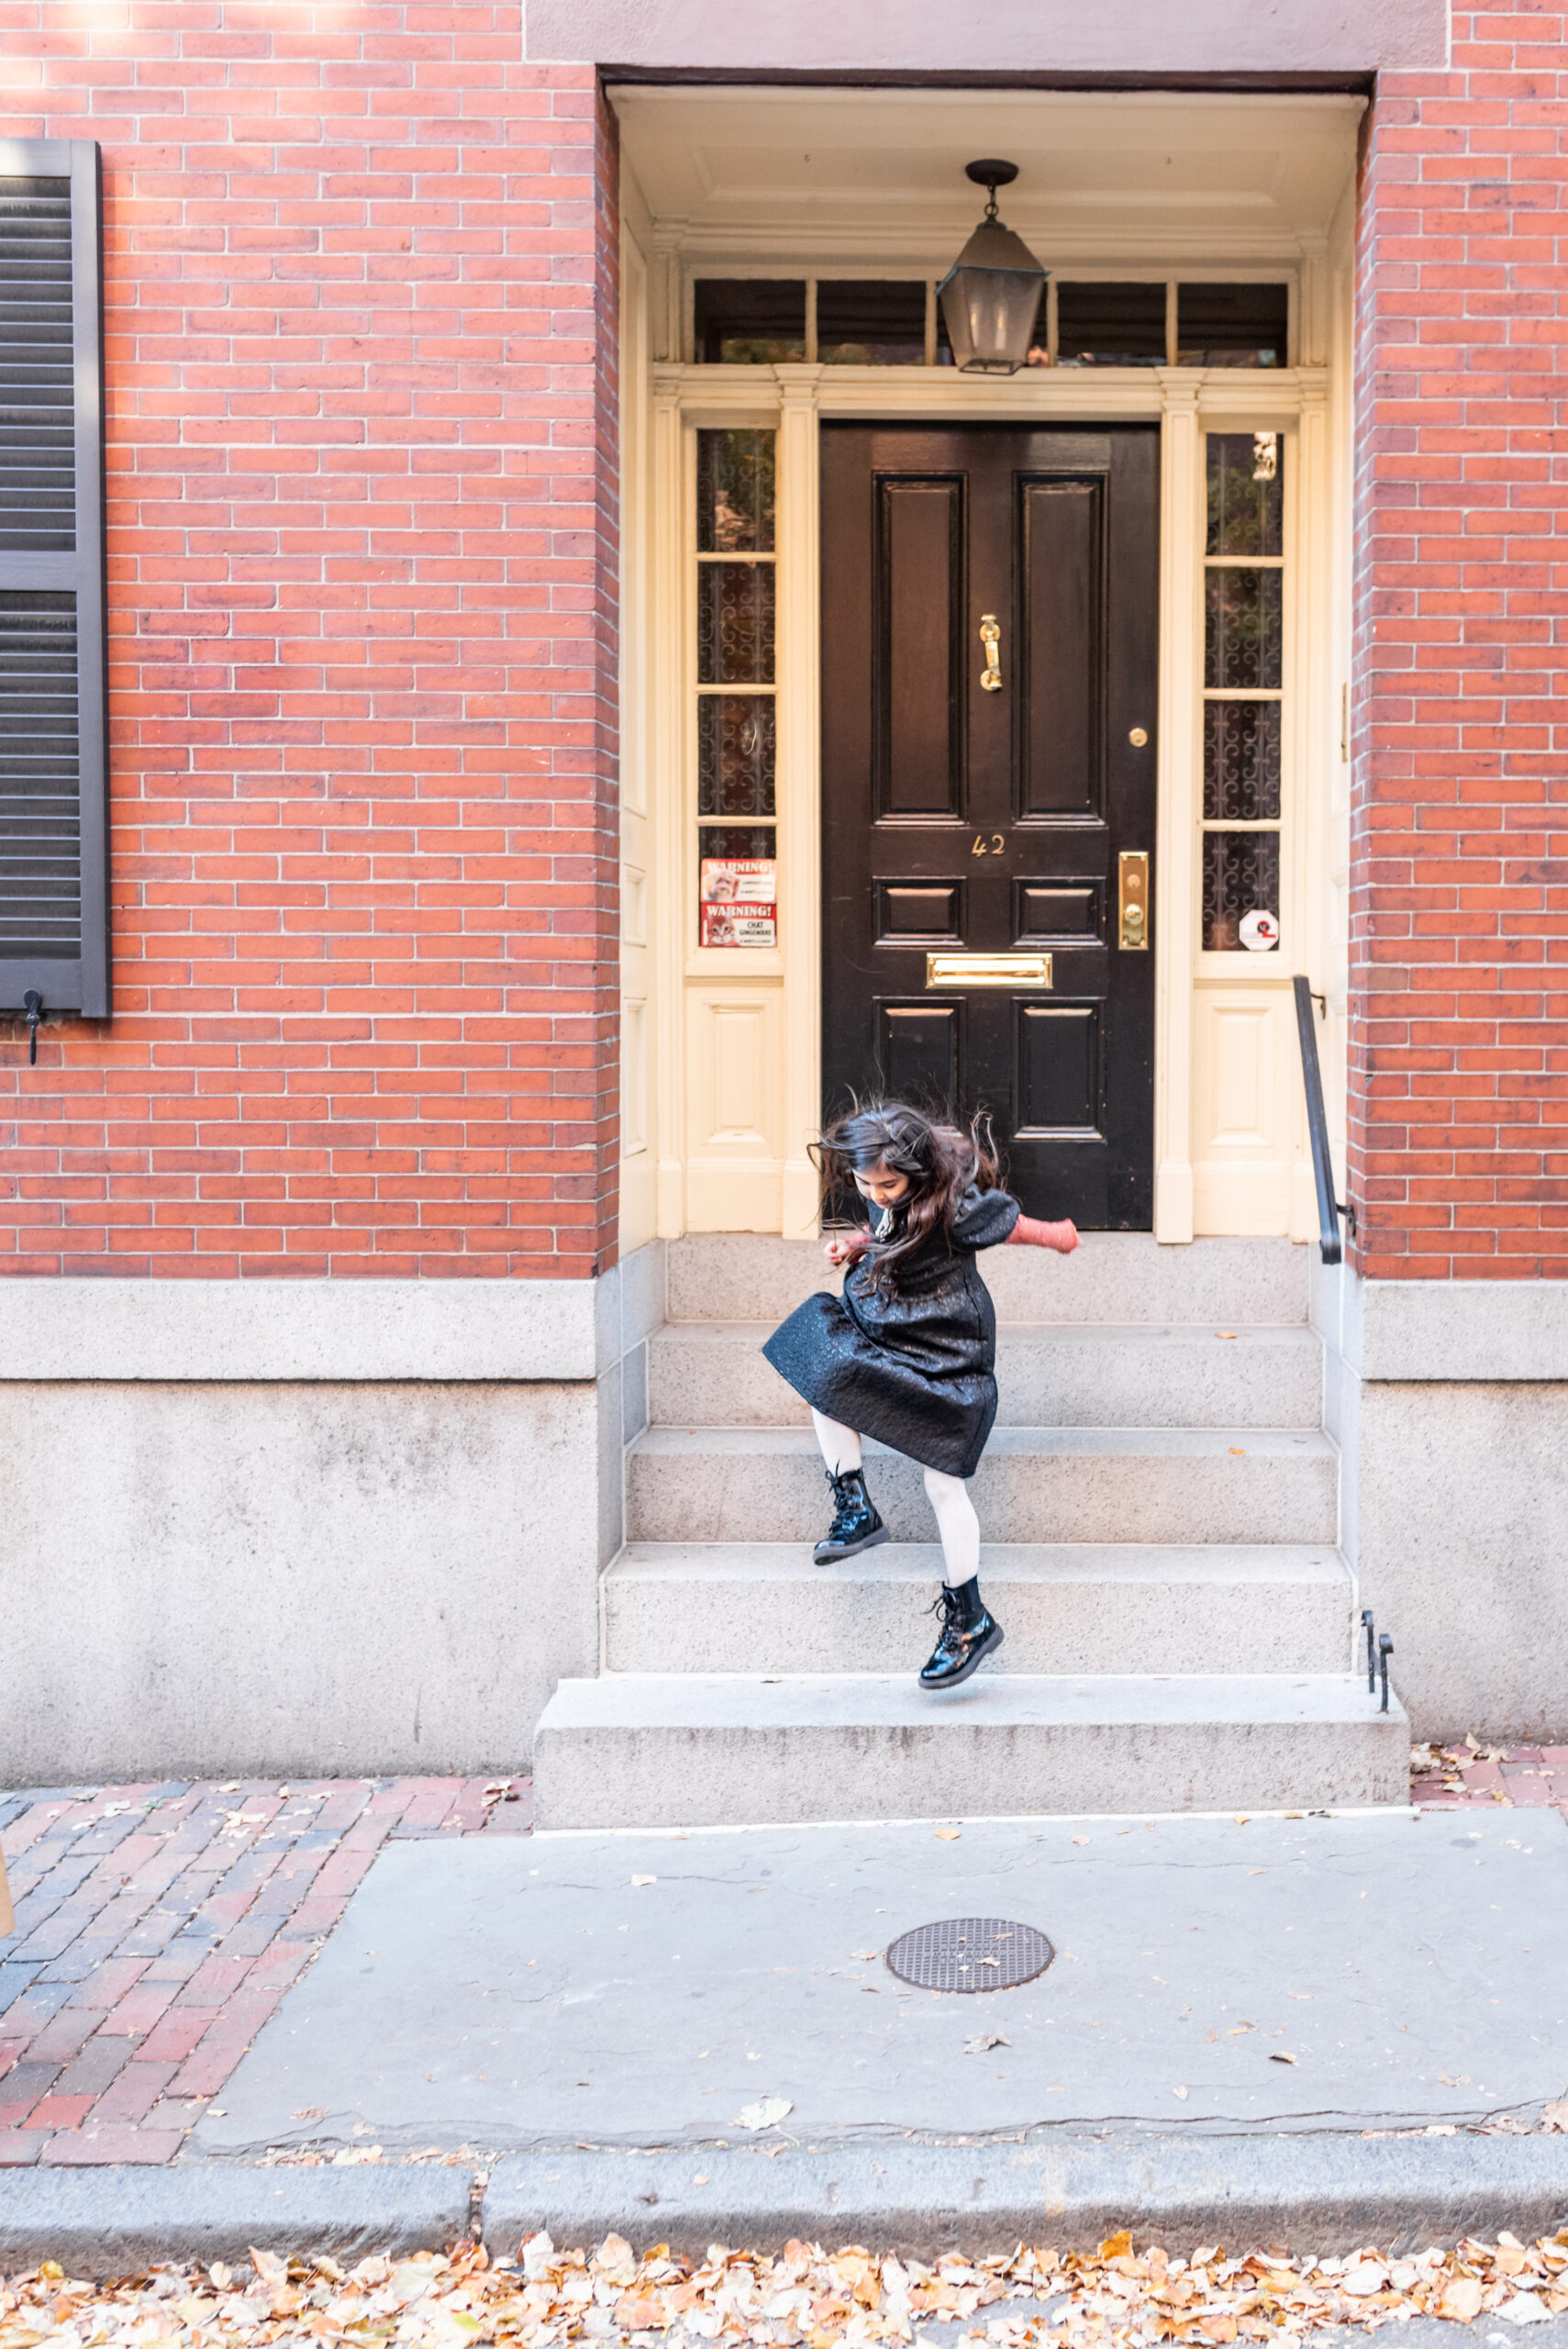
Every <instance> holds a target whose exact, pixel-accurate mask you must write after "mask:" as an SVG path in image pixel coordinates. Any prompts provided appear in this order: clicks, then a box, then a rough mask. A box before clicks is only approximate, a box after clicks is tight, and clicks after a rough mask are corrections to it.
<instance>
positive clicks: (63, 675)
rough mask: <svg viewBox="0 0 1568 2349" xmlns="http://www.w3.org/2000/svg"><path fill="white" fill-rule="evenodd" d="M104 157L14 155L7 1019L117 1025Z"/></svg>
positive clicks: (5, 233) (3, 347)
mask: <svg viewBox="0 0 1568 2349" xmlns="http://www.w3.org/2000/svg"><path fill="white" fill-rule="evenodd" d="M99 213H100V204H99V179H98V150H97V147H96V146H95V143H94V142H93V141H92V140H90V139H69V140H66V139H0V1008H7V1009H14V1008H19V1007H20V1005H21V1003H22V1000H23V997H24V996H25V995H26V994H27V993H28V990H29V989H30V988H37V990H38V991H39V994H40V995H41V996H42V997H43V1002H44V1008H45V1010H46V1011H57V1010H74V1011H82V1012H86V1013H88V1014H89V1015H91V1016H94V1017H98V1018H102V1017H105V1016H106V1015H107V1012H108V1009H109V963H108V885H107V884H108V872H107V866H108V841H107V825H106V818H107V802H108V790H107V784H108V776H107V769H106V711H105V638H104V531H103V511H104V502H103V469H104V455H103V362H102V329H101V324H100V311H101V290H100V287H101V262H100V246H99V225H98V224H99Z"/></svg>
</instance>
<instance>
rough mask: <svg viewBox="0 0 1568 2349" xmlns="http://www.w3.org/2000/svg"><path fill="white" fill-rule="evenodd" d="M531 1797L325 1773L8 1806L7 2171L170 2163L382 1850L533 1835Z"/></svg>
mask: <svg viewBox="0 0 1568 2349" xmlns="http://www.w3.org/2000/svg"><path fill="white" fill-rule="evenodd" d="M508 1794H510V1795H514V1796H516V1797H517V1799H516V1800H512V1801H508V1800H507V1799H506V1797H507V1795H508ZM530 1795H531V1789H530V1787H529V1783H528V1780H527V1779H526V1778H518V1779H513V1780H508V1781H506V1782H505V1784H502V1783H501V1782H498V1781H496V1780H495V1779H489V1780H486V1779H483V1778H381V1779H365V1778H347V1779H345V1778H336V1779H334V1778H328V1779H315V1780H312V1781H310V1782H308V1783H302V1784H301V1785H299V1786H289V1787H280V1786H278V1785H277V1784H276V1783H275V1782H272V1781H268V1782H261V1781H254V1780H239V1781H228V1782H226V1783H225V1784H223V1785H221V1786H219V1785H216V1784H212V1783H207V1784H206V1785H200V1786H195V1785H183V1784H171V1785H165V1786H157V1787H100V1788H97V1789H96V1790H95V1791H93V1792H91V1793H88V1792H84V1791H83V1789H82V1788H80V1787H75V1788H55V1789H38V1788H35V1789H32V1790H30V1791H28V1792H27V1793H23V1794H16V1795H9V1796H0V1840H3V1841H4V1844H5V1850H6V1872H7V1874H8V1876H9V1878H10V1884H11V1897H12V1899H13V1901H14V1902H15V1905H16V1910H17V1930H16V1932H15V1933H13V1934H12V1935H11V1936H10V1937H9V1938H8V1939H3V1940H0V2167H4V2166H11V2167H15V2166H17V2165H20V2164H27V2163H31V2162H44V2163H61V2162H63V2163H73V2164H77V2163H84V2162H167V2161H172V2159H173V2158H174V2155H175V2154H177V2153H178V2151H179V2149H180V2146H181V2144H182V2143H183V2141H184V2136H185V2132H186V2131H187V2130H188V2129H189V2128H190V2127H191V2126H192V2124H193V2123H194V2122H195V2121H198V2120H199V2119H200V2117H201V2115H202V2113H203V2112H204V2111H205V2110H206V2107H207V2105H208V2104H209V2103H210V2102H211V2100H212V2099H214V2098H215V2097H216V2096H217V2093H218V2091H219V2089H220V2088H221V2087H222V2086H223V2084H224V2082H225V2080H227V2079H228V2076H229V2074H230V2073H231V2072H232V2071H233V2069H234V2066H235V2065H236V2064H238V2062H239V2058H240V2056H241V2055H243V2054H244V2053H245V2050H246V2049H247V2047H249V2046H250V2042H251V2041H252V2040H253V2039H254V2037H255V2035H256V2033H257V2032H258V2031H260V2029H261V2025H262V2024H263V2023H264V2022H265V2021H266V2020H267V2017H268V2016H269V2015H270V2014H271V2013H272V2009H273V2008H274V2007H275V2006H276V2005H277V2003H278V2000H279V1999H280V1998H282V1996H283V1994H284V1991H285V1990H286V1989H287V1987H288V1986H289V1984H290V1983H291V1982H292V1981H293V1980H294V1979H295V1976H296V1975H298V1974H300V1973H301V1972H302V1971H303V1970H304V1968H305V1967H306V1965H309V1963H310V1961H311V1959H312V1957H314V1955H315V1954H316V1952H317V1950H318V1949H319V1948H320V1947H321V1945H322V1943H323V1942H324V1941H325V1940H326V1939H327V1936H328V1933H329V1932H331V1931H332V1928H333V1926H334V1925H335V1924H336V1923H337V1922H338V1920H339V1917H341V1915H342V1913H343V1910H344V1909H345V1908H346V1907H347V1906H348V1902H349V1897H350V1894H351V1893H352V1891H353V1889H354V1887H355V1886H356V1885H357V1884H358V1883H359V1881H360V1878H361V1876H363V1875H364V1873H365V1870H366V1869H367V1868H368V1867H369V1866H370V1865H371V1862H372V1861H373V1859H374V1857H375V1855H376V1854H377V1852H379V1851H380V1850H381V1848H382V1846H383V1844H384V1843H386V1842H396V1841H398V1840H399V1839H400V1838H403V1837H407V1836H414V1835H440V1834H458V1835H474V1834H480V1833H487V1834H495V1833H527V1832H528V1830H529V1828H530V1827H531V1825H532V1812H533V1807H532V1802H531V1799H530Z"/></svg>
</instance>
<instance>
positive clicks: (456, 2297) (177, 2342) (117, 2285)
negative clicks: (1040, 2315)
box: [0, 2098, 1568, 2349]
mask: <svg viewBox="0 0 1568 2349" xmlns="http://www.w3.org/2000/svg"><path fill="white" fill-rule="evenodd" d="M1564 2100H1565V2101H1568V2099H1564ZM760 2103H761V2104H762V2105H763V2106H765V2105H767V2104H770V2103H771V2104H778V2105H784V2099H783V2098H776V2099H760ZM787 2109H788V2108H787V2106H786V2107H785V2110H787ZM738 2125H741V2126H743V2125H744V2122H743V2121H742V2122H741V2123H740V2124H738ZM719 2142H720V2143H722V2142H723V2141H722V2140H720V2141H719ZM785 2143H786V2141H784V2140H783V2139H781V2140H778V2141H777V2142H776V2144H775V2145H774V2146H770V2147H767V2148H761V2147H760V2148H759V2152H762V2151H767V2152H770V2153H771V2152H773V2151H775V2150H776V2151H779V2152H783V2151H784V2148H785ZM691 2183H692V2184H693V2185H695V2186H698V2187H701V2186H705V2185H706V2184H707V2183H708V2173H707V2172H706V2171H703V2170H698V2171H695V2173H694V2174H693V2175H692V2177H691ZM655 2224H656V2221H655V2220H653V2219H650V2220H649V2221H647V2225H648V2229H649V2232H650V2233H651V2232H652V2231H653V2228H654V2225H655ZM1140 2243H1141V2244H1142V2248H1141V2249H1140ZM253 2266H254V2268H255V2274H254V2276H253V2277H251V2276H248V2275H247V2274H246V2273H245V2272H244V2271H241V2272H240V2273H239V2275H238V2276H236V2275H235V2274H234V2273H233V2271H232V2270H231V2269H230V2268H229V2267H228V2266H225V2265H224V2264H223V2263H221V2262H215V2263H214V2264H213V2266H211V2267H210V2268H206V2269H204V2268H202V2267H199V2266H188V2267H175V2266H166V2267H163V2268H161V2269H160V2270H156V2271H153V2272H152V2273H145V2272H144V2273H141V2274H138V2275H131V2276H126V2277H119V2278H118V2279H117V2280H115V2281H112V2282H109V2283H106V2284H103V2285H92V2284H88V2283H85V2282H80V2281H73V2280H70V2279H68V2278H67V2277H66V2276H65V2274H64V2271H63V2270H62V2268H61V2266H59V2264H58V2263H57V2262H54V2261H47V2262H45V2264H44V2265H43V2266H40V2267H38V2268H36V2269H31V2270H28V2271H27V2272H26V2273H24V2274H22V2275H19V2276H14V2277H10V2278H9V2279H8V2280H7V2281H6V2282H4V2283H0V2349H318V2345H319V2349H334V2344H338V2349H470V2345H472V2349H483V2344H484V2343H487V2342H495V2343H505V2344H506V2349H568V2344H582V2349H593V2345H594V2344H599V2343H602V2344H604V2349H614V2344H615V2343H617V2340H618V2341H619V2342H620V2343H626V2342H627V2341H628V2336H629V2337H634V2338H635V2337H638V2336H639V2337H640V2340H641V2341H642V2342H643V2343H646V2342H648V2341H649V2340H651V2339H657V2338H658V2337H660V2336H662V2338H663V2339H664V2340H665V2341H666V2342H668V2343H671V2344H672V2349H681V2344H685V2349H699V2344H706V2343H715V2344H721V2349H751V2344H759V2349H773V2344H777V2349H882V2344H884V2343H885V2344H888V2349H893V2345H894V2344H902V2343H909V2342H910V2340H911V2336H912V2335H913V2336H914V2337H915V2338H916V2339H921V2340H935V2339H938V2338H940V2336H938V2335H936V2334H935V2333H934V2332H933V2331H932V2329H931V2328H932V2324H933V2321H934V2320H936V2319H938V2318H946V2319H950V2320H951V2319H956V2320H958V2321H959V2337H962V2332H963V2330H964V2329H965V2328H967V2329H968V2331H969V2335H970V2340H971V2342H972V2343H976V2344H977V2349H981V2337H982V2336H983V2334H988V2335H989V2343H984V2349H991V2344H994V2349H1026V2344H1028V2343H1031V2342H1041V2343H1043V2336H1042V2335H1041V2333H1040V2330H1039V2327H1038V2325H1037V2324H1036V2323H1034V2322H1032V2321H1031V2320H1029V2318H1027V2317H1020V2318H1019V2319H1018V2321H1009V2318H1010V2308H1009V2303H1010V2302H1014V2301H1017V2302H1019V2303H1022V2302H1030V2303H1034V2304H1038V2303H1039V2302H1040V2301H1050V2302H1051V2303H1052V2304H1053V2311H1054V2313H1055V2315H1056V2316H1057V2318H1058V2319H1059V2322H1058V2324H1057V2325H1055V2326H1053V2328H1052V2339H1053V2340H1054V2341H1056V2342H1059V2343H1062V2344H1063V2349H1154V2344H1156V2343H1195V2344H1197V2349H1203V2344H1205V2343H1210V2342H1213V2343H1222V2344H1223V2343H1232V2342H1240V2343H1245V2344H1246V2349H1251V2344H1252V2343H1263V2342H1268V2343H1273V2344H1275V2349H1307V2342H1308V2341H1309V2340H1311V2339H1315V2338H1317V2337H1318V2336H1320V2335H1321V2336H1323V2337H1329V2334H1331V2333H1332V2332H1333V2330H1334V2328H1336V2327H1338V2328H1340V2337H1343V2328H1345V2327H1346V2326H1348V2325H1351V2324H1353V2325H1355V2326H1357V2327H1358V2328H1359V2329H1360V2330H1361V2331H1362V2332H1376V2331H1378V2330H1379V2329H1381V2327H1383V2326H1384V2325H1385V2324H1387V2323H1389V2322H1390V2321H1398V2320H1402V2319H1406V2318H1411V2317H1421V2316H1426V2317H1441V2318H1444V2319H1446V2320H1448V2321H1451V2322H1457V2323H1460V2324H1465V2325H1469V2324H1473V2322H1474V2321H1475V2320H1476V2319H1477V2318H1478V2317H1482V2318H1485V2321H1486V2322H1487V2323H1488V2324H1490V2323H1492V2322H1494V2321H1501V2323H1502V2324H1505V2325H1513V2326H1517V2327H1520V2328H1523V2327H1526V2326H1529V2325H1530V2324H1537V2323H1540V2321H1541V2318H1542V2316H1543V2315H1546V2316H1560V2315H1562V2314H1564V2313H1568V2229H1565V2230H1564V2232H1563V2234H1562V2237H1561V2238H1559V2237H1556V2236H1551V2237H1544V2238H1541V2239H1540V2240H1539V2241H1537V2242H1535V2243H1529V2244H1527V2243H1518V2242H1516V2241H1515V2239H1514V2238H1513V2237H1512V2236H1511V2235H1508V2234H1507V2233H1504V2234H1500V2235H1499V2237H1498V2239H1497V2241H1496V2243H1495V2244H1490V2243H1478V2242H1473V2241H1465V2242H1462V2243H1459V2244H1458V2245H1457V2246H1456V2247H1455V2248H1454V2249H1451V2250H1429V2251H1423V2252H1419V2253H1418V2254H1415V2255H1414V2256H1412V2257H1409V2258H1406V2257H1403V2256H1400V2257H1394V2256H1390V2255H1387V2254H1385V2252H1384V2251H1383V2250H1381V2249H1380V2248H1379V2246H1378V2245H1377V2244H1376V2243H1369V2244H1363V2245H1362V2247H1361V2249H1359V2250H1358V2251H1356V2252H1354V2253H1352V2254H1351V2255H1350V2256H1349V2257H1346V2258H1325V2259H1322V2260H1320V2261H1317V2260H1314V2259H1313V2257H1312V2256H1311V2255H1310V2254H1306V2255H1303V2254H1299V2253H1297V2254H1294V2255H1293V2254H1292V2253H1291V2251H1290V2249H1289V2247H1288V2246H1287V2245H1285V2244H1284V2243H1269V2244H1267V2245H1265V2246H1264V2247H1263V2248H1262V2249H1261V2250H1256V2251H1252V2252H1251V2253H1249V2251H1248V2249H1247V2245H1246V2243H1245V2240H1244V2239H1243V2240H1242V2241H1241V2242H1240V2243H1230V2244H1228V2245H1227V2246H1226V2248H1225V2250H1224V2251H1221V2250H1220V2249H1219V2248H1218V2246H1217V2245H1215V2244H1212V2243H1211V2244H1207V2245H1203V2246H1200V2247H1199V2248H1198V2249H1197V2250H1196V2251H1195V2252H1193V2253H1192V2254H1190V2255H1189V2256H1186V2257H1182V2256H1178V2255H1176V2254H1169V2253H1168V2252H1167V2251H1166V2249H1165V2248H1164V2247H1163V2246H1162V2245H1161V2244H1160V2243H1150V2242H1149V2241H1148V2239H1147V2238H1144V2237H1139V2236H1136V2235H1135V2232H1134V2230H1133V2229H1132V2228H1124V2229H1121V2230H1119V2231H1118V2232H1116V2233H1114V2234H1111V2235H1108V2236H1107V2237H1106V2240H1105V2241H1104V2242H1103V2243H1101V2244H1100V2246H1099V2248H1098V2250H1097V2251H1095V2252H1093V2253H1083V2252H1061V2251H1058V2250H1053V2249H1051V2248H1049V2247H1044V2246H1041V2247H1039V2248H1031V2247H1029V2245H1027V2244H1026V2245H1020V2246H1019V2247H1018V2249H1017V2250H1016V2251H1015V2252H1013V2253H1012V2254H1006V2253H1003V2254H996V2255H994V2256H992V2257H988V2258H987V2257H977V2258H975V2259H973V2261H971V2260H970V2259H967V2258H966V2257H964V2256H963V2255H962V2253H960V2252H958V2251H948V2252H945V2253H944V2254H942V2256H941V2257H940V2260H938V2261H937V2262H935V2263H934V2264H933V2265H929V2266H928V2265H926V2264H925V2263H924V2262H922V2261H920V2260H918V2259H916V2258H913V2257H910V2256H907V2255H906V2254H902V2253H901V2254H898V2255H897V2256H896V2257H895V2256H894V2255H892V2254H887V2255H884V2254H882V2253H881V2252H879V2251H878V2250H877V2249H876V2248H875V2247H874V2246H873V2247H871V2248H865V2247H849V2248H844V2249H840V2250H836V2251H834V2252H832V2253H831V2254H829V2253H828V2252H825V2251H824V2249H823V2248H822V2246H821V2245H820V2244H818V2243H803V2242H799V2241H794V2242H791V2243H787V2244H786V2245H785V2247H784V2251H783V2252H782V2253H780V2254H776V2255H772V2254H764V2253H761V2252H757V2251H749V2250H746V2249H744V2248H736V2249H724V2248H721V2247H719V2246H717V2245H715V2246H714V2247H713V2248H712V2249H711V2250H710V2251H709V2252H708V2254H706V2257H705V2258H703V2259H701V2260H695V2261H694V2260H692V2259H689V2258H686V2257H684V2256H681V2255H678V2254H672V2253H671V2252H670V2250H669V2249H668V2247H667V2245H665V2244H664V2243H655V2244H654V2245H653V2246H652V2247H651V2248H648V2249H645V2250H643V2251H642V2252H641V2254H640V2255H639V2251H638V2249H637V2248H635V2247H634V2245H633V2243H628V2240H627V2239H626V2238H625V2237H624V2236H621V2235H616V2234H612V2235H607V2236H606V2238H605V2240H604V2241H603V2242H602V2243H599V2244H598V2245H597V2247H596V2248H595V2247H594V2246H592V2245H588V2246H584V2247H580V2248H573V2247H571V2246H565V2247H562V2248H558V2247H557V2246H556V2244H555V2243H552V2241H551V2240H550V2236H549V2235H548V2234H545V2233H542V2232H540V2233H539V2234H535V2235H531V2236H529V2237H528V2240H527V2241H526V2242H524V2243H521V2244H519V2245H518V2246H517V2254H516V2256H515V2257H512V2258H507V2257H505V2256H496V2257H492V2256H491V2255H489V2254H486V2253H485V2251H484V2248H483V2247H482V2246H481V2245H480V2244H478V2243H473V2242H472V2241H469V2240H467V2239H466V2238H465V2239H464V2240H463V2241H462V2242H461V2243H458V2244H456V2245H455V2246H454V2247H453V2248H452V2249H451V2251H450V2253H445V2254H443V2253H441V2252H439V2251H436V2250H429V2251H422V2252H417V2253H415V2254H413V2255H412V2256H410V2257H404V2258H398V2259H395V2260H394V2259H391V2258H386V2257H382V2256H375V2257H371V2258H367V2259H361V2260H360V2261H359V2262H358V2264H357V2265H356V2266H352V2267H351V2268H350V2269H349V2270H348V2271H347V2272H345V2270H344V2268H343V2267H342V2266H339V2264H338V2263H337V2262H336V2261H334V2260H331V2259H328V2258H326V2257H317V2258H295V2259H290V2260H287V2261H284V2260H283V2259H281V2258H279V2257H278V2256H276V2255H275V2254H272V2253H258V2254H256V2256H255V2259H254V2261H253Z"/></svg>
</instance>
